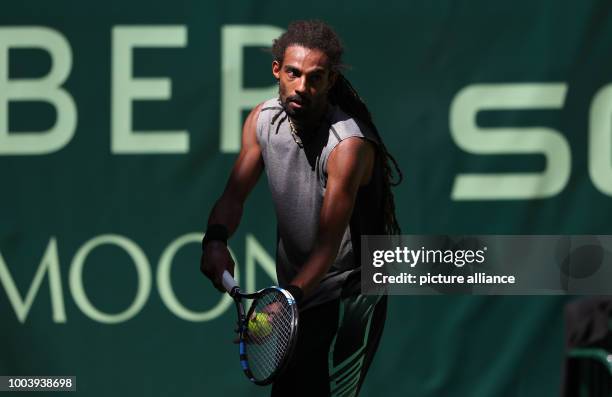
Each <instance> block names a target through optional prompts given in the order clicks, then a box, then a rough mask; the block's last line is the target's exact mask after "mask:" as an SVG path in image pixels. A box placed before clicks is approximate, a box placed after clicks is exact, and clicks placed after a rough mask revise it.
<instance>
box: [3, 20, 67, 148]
mask: <svg viewBox="0 0 612 397" xmlns="http://www.w3.org/2000/svg"><path fill="white" fill-rule="evenodd" d="M11 48H37V49H42V50H45V51H46V52H47V53H48V54H49V56H50V57H51V70H50V71H49V74H47V75H46V76H44V77H39V78H27V79H25V78H21V79H10V78H9V50H10V49H11ZM71 69H72V52H71V50H70V44H69V43H68V40H66V38H65V37H64V36H63V35H62V34H61V33H59V32H58V31H56V30H53V29H49V28H46V27H40V26H28V27H26V26H24V27H0V155H33V154H34V155H36V154H47V153H52V152H56V151H58V150H60V149H61V148H63V147H64V146H66V145H67V144H68V142H70V140H71V139H72V137H73V136H74V132H75V130H76V125H77V109H76V105H75V103H74V100H73V99H72V96H70V94H68V92H67V91H66V90H65V89H63V88H60V87H61V85H62V84H64V82H65V81H66V79H67V78H68V75H70V70H71ZM11 101H42V102H47V103H49V104H51V105H52V106H53V107H54V108H55V112H56V115H57V116H56V120H55V125H54V126H53V127H51V128H49V129H48V130H47V131H40V132H19V133H18V134H11V133H10V131H9V102H11Z"/></svg>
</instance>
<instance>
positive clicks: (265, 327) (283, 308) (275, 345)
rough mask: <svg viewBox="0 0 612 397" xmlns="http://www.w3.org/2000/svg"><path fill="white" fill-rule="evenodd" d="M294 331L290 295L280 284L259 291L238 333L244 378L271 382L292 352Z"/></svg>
mask: <svg viewBox="0 0 612 397" xmlns="http://www.w3.org/2000/svg"><path fill="white" fill-rule="evenodd" d="M297 333H298V309H297V304H296V303H295V299H293V296H291V294H290V293H289V292H288V291H286V290H284V289H282V288H280V287H270V288H265V289H263V290H261V291H259V292H258V293H257V298H256V299H255V300H254V301H253V303H252V304H251V308H250V309H249V311H248V313H247V315H246V317H245V325H244V327H243V332H242V333H241V335H240V344H241V349H240V351H241V361H242V362H243V370H244V372H245V373H246V375H247V377H248V378H249V379H250V380H251V381H252V382H254V383H256V384H258V385H267V384H270V383H272V382H273V381H274V378H275V377H276V376H278V375H279V374H280V373H281V372H282V371H283V369H284V368H285V367H286V365H287V363H288V361H289V358H290V357H291V355H292V354H293V351H294V350H295V344H296V341H297Z"/></svg>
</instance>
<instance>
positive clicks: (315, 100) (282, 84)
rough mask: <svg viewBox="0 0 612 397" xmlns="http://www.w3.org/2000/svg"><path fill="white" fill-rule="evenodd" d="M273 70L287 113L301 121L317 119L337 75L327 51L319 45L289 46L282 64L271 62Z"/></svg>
mask: <svg viewBox="0 0 612 397" xmlns="http://www.w3.org/2000/svg"><path fill="white" fill-rule="evenodd" d="M272 74H273V75H274V77H276V79H277V80H278V82H279V95H280V100H281V103H282V105H283V107H284V108H285V111H286V112H287V114H288V115H289V116H290V117H291V118H292V119H295V120H297V121H300V122H309V121H311V122H314V121H317V120H316V119H317V118H318V117H320V116H321V115H322V114H323V112H324V111H325V108H326V106H327V93H328V91H329V90H330V88H331V87H332V86H333V84H334V82H335V78H336V76H335V73H332V72H331V71H330V68H329V59H328V58H327V55H325V54H324V53H323V52H322V51H321V50H318V49H313V48H305V47H302V46H300V45H292V46H289V47H287V49H286V50H285V56H284V59H283V63H282V64H281V63H279V62H278V61H274V62H272Z"/></svg>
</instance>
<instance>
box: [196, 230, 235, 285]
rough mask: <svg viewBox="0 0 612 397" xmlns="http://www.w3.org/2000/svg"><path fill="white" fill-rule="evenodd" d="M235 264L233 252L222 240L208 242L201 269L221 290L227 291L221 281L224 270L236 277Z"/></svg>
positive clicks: (201, 261)
mask: <svg viewBox="0 0 612 397" xmlns="http://www.w3.org/2000/svg"><path fill="white" fill-rule="evenodd" d="M234 266H235V264H234V260H233V259H232V254H230V252H229V249H228V248H227V246H226V245H225V244H224V243H223V242H222V241H209V242H207V243H206V246H205V247H204V252H202V258H201V259H200V270H201V271H202V273H204V275H205V276H206V277H208V278H209V279H210V281H212V283H213V286H214V287H215V288H216V289H218V290H219V291H220V292H227V291H226V290H225V288H224V287H223V284H222V282H221V280H222V277H223V272H224V271H226V270H227V271H228V272H230V274H231V275H232V277H234Z"/></svg>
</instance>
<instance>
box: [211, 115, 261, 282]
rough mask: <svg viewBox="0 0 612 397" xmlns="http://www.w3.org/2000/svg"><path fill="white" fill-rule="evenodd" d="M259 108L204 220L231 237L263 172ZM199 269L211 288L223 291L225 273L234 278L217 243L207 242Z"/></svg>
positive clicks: (225, 251) (223, 249) (229, 261)
mask: <svg viewBox="0 0 612 397" xmlns="http://www.w3.org/2000/svg"><path fill="white" fill-rule="evenodd" d="M261 105H262V104H259V105H258V106H257V107H255V108H254V109H253V110H252V111H251V113H250V114H249V116H248V117H247V119H246V120H245V122H244V127H243V129H242V148H241V149H240V154H239V155H238V158H237V159H236V162H235V163H234V167H233V168H232V172H231V174H230V176H229V179H228V181H227V184H226V185H225V189H224V191H223V194H222V195H221V197H220V198H219V199H218V200H217V202H216V203H215V205H214V207H213V209H212V211H211V213H210V215H209V217H208V225H213V224H220V225H224V226H225V227H226V228H227V230H228V233H229V236H231V235H232V234H234V232H235V231H236V229H237V228H238V225H239V224H240V219H241V218H242V209H243V207H244V202H245V201H246V198H247V196H248V195H249V193H250V192H251V190H252V189H253V187H254V186H255V184H256V183H257V181H258V180H259V177H260V175H261V171H262V170H263V159H262V157H261V148H260V147H259V144H258V142H257V136H256V130H257V118H258V116H259V112H260V110H261ZM200 269H201V271H202V273H204V275H206V277H208V278H209V279H210V280H211V281H212V283H213V285H214V286H215V288H217V289H218V290H219V291H224V289H223V286H222V284H221V275H222V274H223V271H224V270H228V271H229V272H230V273H232V275H233V274H234V261H233V260H232V257H231V255H230V253H229V250H228V249H227V247H226V246H225V244H223V243H222V242H220V241H210V242H208V243H207V244H206V248H205V250H204V252H203V254H202V259H201V261H200Z"/></svg>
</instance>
